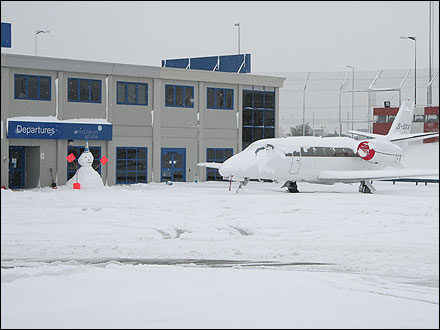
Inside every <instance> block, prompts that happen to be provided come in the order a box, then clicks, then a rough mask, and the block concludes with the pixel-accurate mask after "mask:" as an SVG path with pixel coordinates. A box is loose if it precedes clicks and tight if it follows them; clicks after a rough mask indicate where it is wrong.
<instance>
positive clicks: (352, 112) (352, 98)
mask: <svg viewBox="0 0 440 330" xmlns="http://www.w3.org/2000/svg"><path fill="white" fill-rule="evenodd" d="M347 68H351V70H352V71H353V73H352V77H351V78H352V81H351V130H354V126H353V125H354V66H352V65H347Z"/></svg>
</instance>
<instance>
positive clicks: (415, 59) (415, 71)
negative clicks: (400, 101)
mask: <svg viewBox="0 0 440 330" xmlns="http://www.w3.org/2000/svg"><path fill="white" fill-rule="evenodd" d="M400 39H411V40H413V41H414V106H416V100H417V41H416V37H406V36H404V37H400Z"/></svg>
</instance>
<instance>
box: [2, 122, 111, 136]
mask: <svg viewBox="0 0 440 330" xmlns="http://www.w3.org/2000/svg"><path fill="white" fill-rule="evenodd" d="M112 136H113V129H112V125H111V124H82V123H78V124H76V123H59V122H53V123H52V122H33V121H9V122H8V138H9V139H55V140H111V139H112Z"/></svg>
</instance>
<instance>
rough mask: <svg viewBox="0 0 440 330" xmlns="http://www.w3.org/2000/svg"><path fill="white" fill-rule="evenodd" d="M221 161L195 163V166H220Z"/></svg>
mask: <svg viewBox="0 0 440 330" xmlns="http://www.w3.org/2000/svg"><path fill="white" fill-rule="evenodd" d="M222 165H223V164H222V163H214V162H208V163H197V166H200V167H211V168H217V169H218V168H220V166H222Z"/></svg>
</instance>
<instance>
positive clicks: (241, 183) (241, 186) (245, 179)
mask: <svg viewBox="0 0 440 330" xmlns="http://www.w3.org/2000/svg"><path fill="white" fill-rule="evenodd" d="M248 183H249V178H244V180H243V181H240V184H239V186H238V188H237V190H236V191H235V193H236V194H237V193H238V190H239V189H243V187H244V186H246V185H247V184H248Z"/></svg>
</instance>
